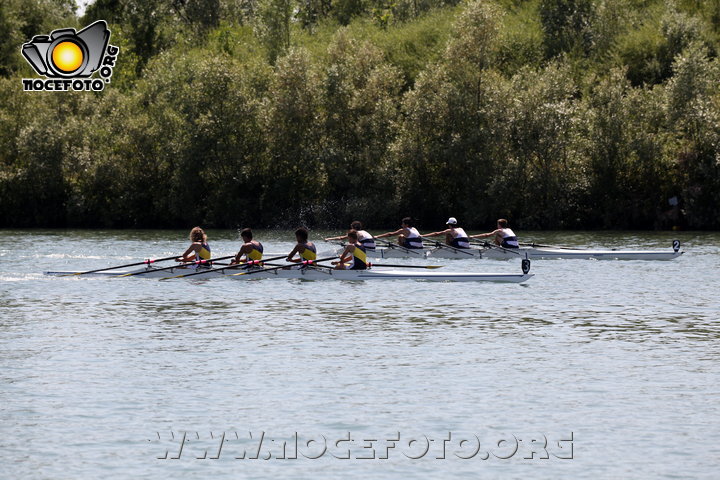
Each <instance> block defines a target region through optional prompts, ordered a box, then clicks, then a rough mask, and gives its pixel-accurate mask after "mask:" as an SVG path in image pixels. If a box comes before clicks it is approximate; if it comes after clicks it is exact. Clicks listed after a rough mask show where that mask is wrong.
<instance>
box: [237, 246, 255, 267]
mask: <svg viewBox="0 0 720 480" xmlns="http://www.w3.org/2000/svg"><path fill="white" fill-rule="evenodd" d="M251 249H252V247H250V246H249V245H247V244H244V245H243V246H242V247H240V250H238V253H237V254H236V255H235V258H234V259H233V263H240V258H242V256H243V255H245V256H246V257H247V254H248V253H250V250H251Z"/></svg>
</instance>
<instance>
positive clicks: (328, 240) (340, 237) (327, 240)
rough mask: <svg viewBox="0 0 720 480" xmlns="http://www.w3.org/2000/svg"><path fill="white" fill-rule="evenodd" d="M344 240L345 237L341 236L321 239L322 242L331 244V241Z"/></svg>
mask: <svg viewBox="0 0 720 480" xmlns="http://www.w3.org/2000/svg"><path fill="white" fill-rule="evenodd" d="M346 238H347V235H341V236H339V237H328V238H323V240H325V241H326V242H332V241H333V240H345V239H346Z"/></svg>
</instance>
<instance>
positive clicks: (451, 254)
mask: <svg viewBox="0 0 720 480" xmlns="http://www.w3.org/2000/svg"><path fill="white" fill-rule="evenodd" d="M682 254H683V252H681V251H674V250H582V249H569V248H539V247H520V248H501V247H491V248H469V249H451V248H445V247H439V248H436V249H433V250H431V251H430V252H428V257H434V258H444V259H467V258H489V259H494V260H511V259H518V258H526V256H527V258H529V259H531V260H539V259H545V260H551V259H584V260H591V259H593V260H673V259H675V258H678V257H679V256H681V255H682Z"/></svg>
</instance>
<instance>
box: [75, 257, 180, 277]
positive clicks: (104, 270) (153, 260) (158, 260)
mask: <svg viewBox="0 0 720 480" xmlns="http://www.w3.org/2000/svg"><path fill="white" fill-rule="evenodd" d="M174 258H178V256H177V255H173V256H172V257H165V258H154V259H150V258H149V259H147V260H145V261H143V262H136V263H128V264H126V265H118V266H116V267H107V268H98V269H96V270H88V271H87V272H75V273H69V274H67V275H63V276H71V275H87V274H88V273H97V272H106V271H108V270H117V269H118V268H126V267H136V266H138V265H150V264H151V263H157V262H164V261H166V260H172V259H174Z"/></svg>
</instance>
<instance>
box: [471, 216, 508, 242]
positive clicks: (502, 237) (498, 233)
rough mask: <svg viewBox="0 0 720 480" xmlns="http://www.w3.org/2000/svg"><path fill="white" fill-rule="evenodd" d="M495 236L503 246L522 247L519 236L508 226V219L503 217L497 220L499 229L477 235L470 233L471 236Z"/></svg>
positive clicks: (496, 240)
mask: <svg viewBox="0 0 720 480" xmlns="http://www.w3.org/2000/svg"><path fill="white" fill-rule="evenodd" d="M492 236H494V237H495V244H496V245H500V246H501V247H503V248H520V244H519V243H518V238H517V236H516V235H515V232H513V231H512V230H511V229H510V228H508V221H507V220H505V219H504V218H501V219H499V220H498V221H497V229H496V230H493V231H492V232H488V233H479V234H477V235H470V237H469V238H484V237H492Z"/></svg>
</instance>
